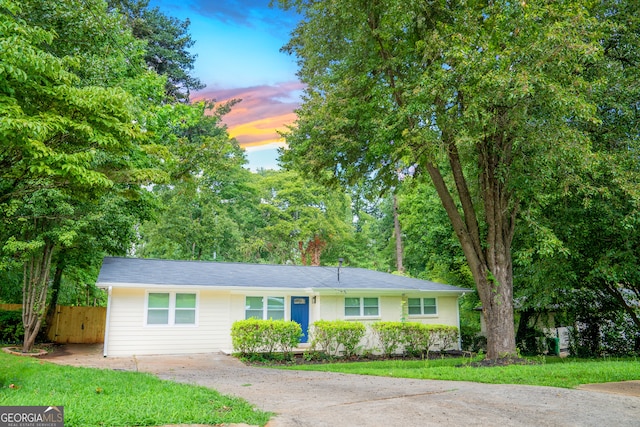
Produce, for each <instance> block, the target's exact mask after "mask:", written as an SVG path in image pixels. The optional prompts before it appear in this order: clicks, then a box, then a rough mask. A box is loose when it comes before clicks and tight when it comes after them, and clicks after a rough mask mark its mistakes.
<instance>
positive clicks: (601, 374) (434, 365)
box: [277, 357, 640, 388]
mask: <svg viewBox="0 0 640 427" xmlns="http://www.w3.org/2000/svg"><path fill="white" fill-rule="evenodd" d="M530 360H531V362H533V363H534V364H528V365H508V366H490V367H489V366H487V367H473V366H471V362H473V361H474V359H468V358H467V359H463V358H445V359H430V360H417V361H416V360H385V361H369V362H348V363H327V364H308V365H288V366H277V367H278V368H281V369H298V370H307V371H329V372H341V373H348V374H360V375H374V376H383V377H396V378H414V379H433V380H452V381H472V382H479V383H491V384H527V385H541V386H551V387H563V388H574V387H576V386H578V385H580V384H589V383H604V382H611V381H626V380H640V359H637V358H628V359H613V358H605V359H572V358H560V357H538V358H532V359H530Z"/></svg>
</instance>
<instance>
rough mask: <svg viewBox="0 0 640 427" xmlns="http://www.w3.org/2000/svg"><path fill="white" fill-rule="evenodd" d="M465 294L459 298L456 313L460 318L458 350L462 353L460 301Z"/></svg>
mask: <svg viewBox="0 0 640 427" xmlns="http://www.w3.org/2000/svg"><path fill="white" fill-rule="evenodd" d="M464 294H465V293H464V292H463V293H462V294H461V295H460V296H459V297H458V299H457V304H456V311H457V315H458V316H457V317H458V350H460V351H462V331H461V330H460V299H461V298H462V297H463V296H464Z"/></svg>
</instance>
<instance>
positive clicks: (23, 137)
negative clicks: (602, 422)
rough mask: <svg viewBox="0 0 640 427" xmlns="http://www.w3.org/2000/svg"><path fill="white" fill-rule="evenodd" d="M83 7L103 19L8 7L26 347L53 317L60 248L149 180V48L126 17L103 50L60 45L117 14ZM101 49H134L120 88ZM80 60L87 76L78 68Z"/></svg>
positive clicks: (8, 200) (6, 84)
mask: <svg viewBox="0 0 640 427" xmlns="http://www.w3.org/2000/svg"><path fill="white" fill-rule="evenodd" d="M83 4H84V5H85V6H86V7H87V8H89V9H88V12H89V15H90V16H91V17H92V18H93V19H90V20H89V19H87V14H86V13H82V12H83V11H78V10H77V8H76V9H74V8H70V7H69V6H70V4H69V3H67V2H58V3H55V4H51V5H49V4H47V5H44V4H42V3H41V2H22V3H21V5H20V6H18V5H17V4H16V3H14V2H12V1H8V0H4V1H2V4H1V6H0V55H1V59H2V61H1V63H2V68H1V71H0V73H1V74H2V79H0V117H2V120H0V140H1V141H2V145H1V148H0V165H1V166H2V167H1V168H0V170H1V172H0V209H1V210H2V213H3V216H4V221H3V223H2V226H1V229H0V235H1V236H2V248H3V251H4V253H5V254H6V255H7V256H6V257H5V260H11V261H13V260H16V259H17V260H18V262H20V263H22V264H23V265H24V269H23V271H24V274H23V320H24V326H25V340H24V345H23V350H24V351H28V350H29V349H30V348H31V346H32V345H33V342H34V340H35V337H36V334H37V332H38V330H39V328H40V323H41V321H42V318H43V316H44V312H45V303H46V297H47V291H48V286H49V275H50V269H51V268H50V267H51V261H52V259H53V256H54V253H55V252H56V250H57V249H58V248H60V247H65V246H70V245H72V244H73V242H74V240H75V239H76V238H77V237H78V236H79V230H78V227H81V226H82V224H83V220H86V213H87V212H90V211H92V212H95V206H96V202H98V201H99V200H100V199H101V197H102V196H103V195H104V194H106V193H108V192H109V191H113V190H117V189H120V190H122V194H127V192H131V191H134V192H135V191H136V188H137V187H136V184H140V183H141V182H142V180H144V179H148V178H149V174H148V172H147V171H145V170H144V169H142V168H140V167H139V166H140V165H139V164H138V163H137V162H138V161H140V160H142V159H144V158H146V154H145V152H144V150H143V147H142V144H141V143H140V141H141V140H142V137H143V133H142V132H141V129H140V127H139V125H138V124H137V123H139V122H140V121H142V117H143V116H142V114H141V112H142V111H144V108H142V106H143V104H144V103H145V102H149V100H150V99H153V98H154V96H153V94H154V93H157V90H156V89H154V88H155V87H156V86H155V85H156V83H158V82H159V80H158V79H157V78H155V77H154V75H152V74H149V73H147V72H146V71H145V69H144V66H143V63H142V62H139V63H138V64H137V66H136V64H135V58H136V54H135V53H136V49H138V48H139V45H136V43H134V42H133V38H132V37H131V35H130V33H128V32H127V31H126V29H123V28H122V27H120V26H118V25H117V24H118V21H117V20H116V21H110V23H111V24H113V25H112V26H109V27H108V28H110V32H109V33H107V34H106V35H105V38H104V39H98V40H97V41H96V45H95V46H94V48H95V49H93V50H92V49H88V50H85V51H83V50H82V49H70V51H65V50H64V46H65V45H66V46H69V45H68V44H66V42H62V43H59V44H57V43H56V42H55V41H56V32H55V30H56V29H59V30H61V31H64V30H68V29H69V28H75V29H76V31H78V33H77V37H76V39H82V40H84V39H85V38H83V37H82V34H83V33H82V32H83V31H84V30H86V29H87V25H88V26H89V27H91V24H87V23H88V22H94V23H99V24H104V23H105V22H107V21H109V19H110V18H111V17H110V16H109V15H108V14H107V13H106V10H105V9H104V7H103V8H102V9H101V8H100V7H101V5H102V3H99V2H84V3H83ZM49 6H51V7H49ZM85 12H87V11H85ZM99 46H101V47H102V48H110V49H116V51H119V52H125V51H126V50H127V49H132V50H131V52H132V55H131V57H130V58H129V62H128V63H127V64H126V65H120V66H116V65H117V64H113V65H114V66H115V69H114V74H113V75H112V78H113V79H112V84H114V85H115V86H109V85H107V84H106V82H108V80H109V79H108V78H106V77H105V76H104V74H103V70H102V68H101V67H102V65H105V64H104V63H103V62H100V57H101V56H100V55H97V54H95V53H96V52H98V51H100V48H99ZM136 46H137V47H136ZM103 53H104V52H103ZM123 55H124V53H123ZM104 61H105V62H108V61H109V59H105V60H104ZM80 65H82V66H83V67H82V71H83V73H84V74H83V75H82V76H80V75H79V74H78V73H76V71H77V70H78V67H79V66H80ZM131 88H136V90H137V92H136V94H137V95H143V96H142V97H136V96H134V95H132V93H131V92H129V91H128V90H127V89H129V90H131ZM141 99H143V101H142V100H141ZM160 175H161V174H157V175H156V178H158V177H159V176H160ZM117 183H120V184H121V187H120V188H118V187H117V186H116V184H117ZM89 206H93V207H94V209H93V210H92V209H88V210H87V209H86V208H87V207H89ZM11 261H8V262H11ZM5 265H6V263H5Z"/></svg>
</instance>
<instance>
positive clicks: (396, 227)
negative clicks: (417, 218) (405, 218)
mask: <svg viewBox="0 0 640 427" xmlns="http://www.w3.org/2000/svg"><path fill="white" fill-rule="evenodd" d="M399 217H400V215H399V212H398V196H397V195H396V194H394V195H393V234H394V235H395V238H396V269H397V271H399V272H400V273H404V249H403V247H402V228H401V227H400V218H399Z"/></svg>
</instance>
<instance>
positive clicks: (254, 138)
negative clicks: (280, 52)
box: [193, 82, 304, 147]
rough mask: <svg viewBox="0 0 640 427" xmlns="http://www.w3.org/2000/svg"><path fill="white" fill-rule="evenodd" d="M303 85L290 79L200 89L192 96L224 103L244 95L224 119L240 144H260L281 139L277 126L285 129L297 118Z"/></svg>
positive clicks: (195, 98)
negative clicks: (286, 80)
mask: <svg viewBox="0 0 640 427" xmlns="http://www.w3.org/2000/svg"><path fill="white" fill-rule="evenodd" d="M303 88H304V85H303V84H302V83H300V82H287V83H280V84H277V85H274V86H268V85H264V86H254V87H247V88H233V89H205V90H203V91H200V92H198V93H197V94H196V95H195V96H194V97H193V100H194V101H197V100H199V99H203V98H206V99H215V100H216V102H219V103H223V102H225V101H229V100H231V99H241V100H242V101H241V102H239V103H238V104H236V105H235V106H234V107H233V108H232V109H231V112H229V114H227V115H226V116H224V118H223V122H224V123H225V124H226V125H227V126H228V128H229V133H230V135H231V136H233V137H235V138H236V139H237V140H238V142H239V143H240V145H241V146H245V147H246V146H258V145H264V144H270V143H274V142H278V141H281V140H282V139H281V137H280V135H279V134H278V132H277V130H283V129H285V127H286V125H289V124H291V123H293V122H294V121H295V119H296V115H295V113H294V110H295V109H296V108H297V107H298V106H299V105H300V93H301V91H302V89H303Z"/></svg>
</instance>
